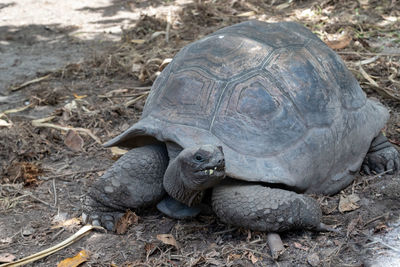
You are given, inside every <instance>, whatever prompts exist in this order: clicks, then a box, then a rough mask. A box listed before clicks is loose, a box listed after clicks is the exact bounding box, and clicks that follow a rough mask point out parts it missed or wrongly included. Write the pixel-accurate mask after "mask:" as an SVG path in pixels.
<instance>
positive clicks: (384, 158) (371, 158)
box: [362, 132, 400, 174]
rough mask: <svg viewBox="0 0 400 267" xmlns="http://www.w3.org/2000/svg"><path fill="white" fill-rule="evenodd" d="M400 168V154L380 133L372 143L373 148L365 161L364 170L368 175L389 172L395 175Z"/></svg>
mask: <svg viewBox="0 0 400 267" xmlns="http://www.w3.org/2000/svg"><path fill="white" fill-rule="evenodd" d="M399 168H400V159H399V152H398V151H397V149H396V148H395V147H394V146H393V145H392V144H391V143H390V142H389V140H388V139H387V138H386V136H384V135H383V134H382V132H380V133H379V135H378V136H377V137H375V139H374V140H372V142H371V147H370V149H369V151H368V153H367V155H366V157H365V159H364V162H363V165H362V169H363V171H364V172H365V173H366V174H371V171H374V172H376V173H382V172H385V171H386V172H388V173H389V174H393V173H394V172H396V171H398V170H399Z"/></svg>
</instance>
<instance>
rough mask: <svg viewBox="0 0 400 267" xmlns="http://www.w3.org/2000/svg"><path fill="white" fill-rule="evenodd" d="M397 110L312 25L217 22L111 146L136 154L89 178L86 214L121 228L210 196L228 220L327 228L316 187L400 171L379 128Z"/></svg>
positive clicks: (187, 210)
mask: <svg viewBox="0 0 400 267" xmlns="http://www.w3.org/2000/svg"><path fill="white" fill-rule="evenodd" d="M388 117H389V113H388V111H387V109H386V108H385V107H384V106H383V105H381V104H380V103H379V102H377V101H375V100H373V99H368V98H367V97H366V95H365V93H364V92H363V90H362V89H361V88H360V86H359V84H358V82H357V81H356V79H355V78H354V77H353V75H352V74H351V73H350V71H349V70H348V69H347V68H346V66H345V64H344V63H343V61H342V60H341V59H340V57H339V56H338V55H337V54H336V53H335V52H334V51H332V50H331V49H330V48H329V47H328V46H326V45H325V44H324V43H323V42H322V41H321V40H320V39H319V38H318V37H317V36H316V35H314V34H313V33H312V32H311V31H309V30H308V29H307V28H305V27H303V26H301V25H299V24H297V23H294V22H280V23H265V22H260V21H247V22H243V23H239V24H236V25H233V26H230V27H226V28H223V29H220V30H218V31H216V32H215V33H213V34H210V35H208V36H206V37H204V38H202V39H201V40H198V41H196V42H194V43H192V44H189V45H187V46H186V47H184V48H183V49H182V50H181V51H179V53H178V54H177V55H176V56H175V58H174V60H173V61H172V62H171V63H170V64H169V65H168V66H167V67H166V68H165V69H164V70H163V71H162V73H161V74H160V75H159V77H158V78H157V79H156V81H155V82H154V85H153V87H152V89H151V92H150V94H149V96H148V98H147V101H146V104H145V107H144V110H143V115H142V117H141V119H140V120H139V121H138V122H137V123H135V124H134V125H133V126H132V127H130V128H129V129H128V130H126V131H125V132H124V133H122V134H121V135H119V136H117V137H115V138H114V139H112V140H111V141H109V142H107V143H106V144H105V146H107V147H110V146H122V147H126V148H129V149H130V151H129V152H127V153H126V154H125V155H124V156H122V157H121V158H120V159H119V160H118V161H117V162H116V163H115V164H114V165H113V166H112V167H111V168H110V169H109V170H108V171H107V172H106V173H105V174H104V175H103V176H102V177H101V178H100V179H99V180H98V181H96V182H95V183H94V184H93V185H92V187H91V188H90V191H89V193H88V195H87V197H86V199H85V201H84V206H83V210H84V213H83V219H84V220H85V221H87V222H91V223H93V224H98V225H102V226H105V227H106V228H107V229H113V227H114V222H115V220H116V219H118V218H119V216H120V215H121V214H122V213H123V212H124V211H125V210H127V209H140V208H143V207H146V206H150V205H155V204H156V203H158V208H159V210H161V211H162V212H164V213H165V214H167V215H169V216H172V217H175V218H185V217H190V216H194V215H196V214H197V213H198V212H199V211H200V208H199V207H200V203H201V202H202V200H203V199H204V196H205V195H207V196H208V195H211V197H209V199H210V200H209V201H210V202H211V206H212V208H213V210H214V212H215V213H216V215H217V216H218V217H219V218H220V219H221V220H222V221H223V222H225V223H228V224H231V225H236V226H241V227H246V228H249V229H253V230H260V231H268V232H279V231H285V230H290V229H296V228H297V229H299V228H304V229H314V230H324V229H327V227H326V226H325V225H324V224H322V223H321V222H320V217H321V210H320V207H319V205H318V204H317V202H316V200H314V199H313V198H311V197H309V196H307V194H310V193H312V194H328V195H331V194H335V193H337V192H338V191H340V190H341V189H343V188H345V187H346V186H347V185H349V184H350V183H351V182H352V181H353V179H354V175H355V174H356V173H357V172H358V171H359V170H360V169H361V168H363V169H364V170H365V171H366V172H370V171H375V172H378V173H379V172H383V171H388V172H393V171H396V170H397V169H398V168H399V155H398V152H397V150H396V149H395V148H394V147H393V146H392V145H391V144H390V143H389V142H388V140H387V139H386V137H385V136H384V135H383V134H382V132H381V130H382V128H383V127H384V126H385V123H386V122H387V120H388ZM206 192H207V193H206ZM208 192H211V193H210V194H209V193H208Z"/></svg>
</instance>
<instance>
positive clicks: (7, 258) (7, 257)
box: [0, 253, 15, 263]
mask: <svg viewBox="0 0 400 267" xmlns="http://www.w3.org/2000/svg"><path fill="white" fill-rule="evenodd" d="M13 260H15V256H14V255H13V254H11V253H3V254H0V262H1V263H7V262H12V261H13Z"/></svg>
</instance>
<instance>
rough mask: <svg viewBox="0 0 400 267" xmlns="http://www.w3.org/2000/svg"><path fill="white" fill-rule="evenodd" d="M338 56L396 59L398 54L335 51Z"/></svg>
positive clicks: (399, 54)
mask: <svg viewBox="0 0 400 267" xmlns="http://www.w3.org/2000/svg"><path fill="white" fill-rule="evenodd" d="M336 53H338V54H339V55H359V56H382V57H398V56H400V53H371V52H368V53H365V52H357V51H336Z"/></svg>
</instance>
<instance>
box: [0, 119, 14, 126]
mask: <svg viewBox="0 0 400 267" xmlns="http://www.w3.org/2000/svg"><path fill="white" fill-rule="evenodd" d="M11 126H12V123H10V122H7V121H5V120H0V127H11Z"/></svg>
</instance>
